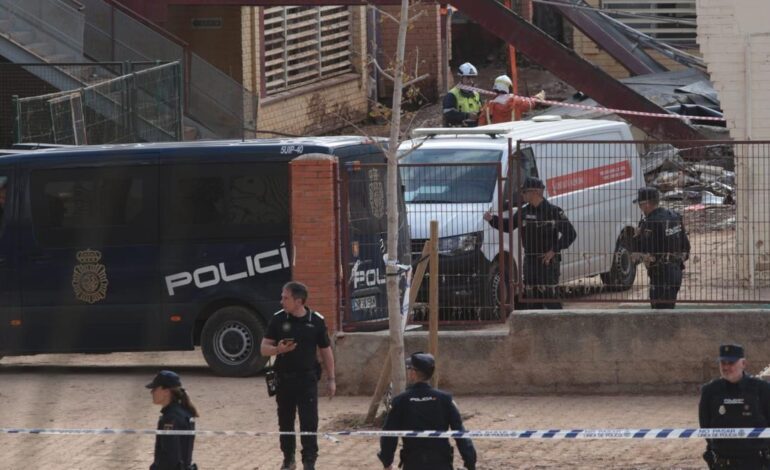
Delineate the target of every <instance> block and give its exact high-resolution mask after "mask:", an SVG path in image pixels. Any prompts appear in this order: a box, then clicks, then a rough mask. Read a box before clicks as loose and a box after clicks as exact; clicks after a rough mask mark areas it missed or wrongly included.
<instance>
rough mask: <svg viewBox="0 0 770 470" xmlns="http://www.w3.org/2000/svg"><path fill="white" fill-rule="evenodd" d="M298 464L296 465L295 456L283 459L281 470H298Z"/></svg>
mask: <svg viewBox="0 0 770 470" xmlns="http://www.w3.org/2000/svg"><path fill="white" fill-rule="evenodd" d="M296 468H297V464H296V463H294V456H291V457H289V456H286V455H284V457H283V463H282V464H281V470H296Z"/></svg>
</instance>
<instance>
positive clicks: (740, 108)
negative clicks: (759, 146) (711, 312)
mask: <svg viewBox="0 0 770 470" xmlns="http://www.w3.org/2000/svg"><path fill="white" fill-rule="evenodd" d="M697 8H698V43H699V44H700V48H701V51H703V57H704V59H705V60H706V64H707V65H708V72H709V74H710V75H711V81H712V82H713V83H714V88H715V89H716V90H717V92H718V93H719V99H720V101H721V105H722V109H723V110H724V113H725V118H726V119H727V127H728V129H729V130H730V135H731V137H732V138H734V139H739V140H763V139H765V140H766V139H770V87H768V86H767V84H768V83H769V82H770V53H768V51H769V50H770V23H768V22H767V18H768V16H770V3H769V2H767V1H766V0H736V1H734V2H724V1H720V0H698V3H697ZM746 150H748V149H746V148H745V147H738V148H737V155H736V162H735V163H736V165H735V166H736V176H737V184H738V188H739V190H738V195H737V207H738V214H737V221H738V227H739V229H738V233H737V237H736V243H737V246H736V252H737V253H752V254H754V256H742V257H739V258H738V266H737V268H738V275H739V277H740V279H742V280H746V281H747V282H748V283H749V284H753V285H759V286H766V285H768V284H770V243H767V241H768V238H769V237H770V224H768V222H767V216H766V214H767V208H768V207H770V194H769V193H768V192H767V191H751V190H749V191H741V190H740V188H749V189H758V188H767V187H768V186H769V185H770V165H768V163H767V158H756V157H757V155H756V154H754V155H744V154H743V152H744V151H746Z"/></svg>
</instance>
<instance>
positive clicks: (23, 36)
mask: <svg viewBox="0 0 770 470" xmlns="http://www.w3.org/2000/svg"><path fill="white" fill-rule="evenodd" d="M9 34H10V35H11V37H12V38H13V40H14V41H16V42H18V43H19V44H22V45H27V44H29V43H31V42H33V41H34V40H35V32H34V31H26V30H19V31H11V32H10V33H9Z"/></svg>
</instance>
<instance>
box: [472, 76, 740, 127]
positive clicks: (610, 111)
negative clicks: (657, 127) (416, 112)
mask: <svg viewBox="0 0 770 470" xmlns="http://www.w3.org/2000/svg"><path fill="white" fill-rule="evenodd" d="M457 88H459V89H461V90H465V91H475V92H478V93H480V94H483V95H490V96H497V93H495V92H494V91H489V90H485V89H483V88H478V87H473V86H468V85H457ZM513 96H516V97H517V98H523V99H525V100H529V101H534V102H536V103H542V104H548V105H552V106H566V107H568V108H577V109H585V110H589V111H597V112H600V113H606V114H627V115H632V116H649V117H658V118H663V119H682V120H683V121H690V120H695V121H717V122H724V121H725V119H724V118H719V117H711V116H683V115H681V114H673V113H671V114H668V113H645V112H642V111H631V110H628V109H613V108H604V107H601V106H586V105H584V104H574V103H562V102H561V101H550V100H541V99H539V98H534V97H532V96H520V95H513Z"/></svg>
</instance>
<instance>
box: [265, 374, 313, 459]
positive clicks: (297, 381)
mask: <svg viewBox="0 0 770 470" xmlns="http://www.w3.org/2000/svg"><path fill="white" fill-rule="evenodd" d="M275 401H276V402H277V403H278V429H279V430H280V431H282V432H294V417H295V415H296V414H299V429H300V431H309V432H315V431H318V377H317V376H316V374H315V373H313V372H307V373H298V374H279V375H278V393H276V395H275ZM300 439H301V440H302V461H304V462H308V461H309V462H315V461H316V458H317V457H318V439H317V438H316V436H301V437H300ZM280 441H281V452H283V455H284V456H285V457H292V458H293V457H294V452H295V451H296V448H297V440H296V438H295V436H294V435H282V436H281V437H280Z"/></svg>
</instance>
